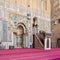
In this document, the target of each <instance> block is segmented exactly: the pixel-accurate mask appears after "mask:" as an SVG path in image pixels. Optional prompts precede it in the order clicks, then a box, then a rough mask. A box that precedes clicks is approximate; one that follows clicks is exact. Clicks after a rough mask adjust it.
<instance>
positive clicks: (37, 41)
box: [35, 33, 45, 49]
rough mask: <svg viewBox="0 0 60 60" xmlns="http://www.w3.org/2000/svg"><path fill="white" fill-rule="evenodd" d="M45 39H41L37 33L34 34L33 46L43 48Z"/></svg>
mask: <svg viewBox="0 0 60 60" xmlns="http://www.w3.org/2000/svg"><path fill="white" fill-rule="evenodd" d="M44 40H45V39H44V38H43V39H41V36H39V33H36V34H35V48H41V49H44V42H45V41H44Z"/></svg>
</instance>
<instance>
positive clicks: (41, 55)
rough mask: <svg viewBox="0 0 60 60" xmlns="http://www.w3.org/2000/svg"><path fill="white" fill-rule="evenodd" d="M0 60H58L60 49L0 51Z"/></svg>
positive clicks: (59, 59)
mask: <svg viewBox="0 0 60 60" xmlns="http://www.w3.org/2000/svg"><path fill="white" fill-rule="evenodd" d="M0 60H60V49H59V48H54V49H51V50H41V49H27V48H26V49H13V50H0Z"/></svg>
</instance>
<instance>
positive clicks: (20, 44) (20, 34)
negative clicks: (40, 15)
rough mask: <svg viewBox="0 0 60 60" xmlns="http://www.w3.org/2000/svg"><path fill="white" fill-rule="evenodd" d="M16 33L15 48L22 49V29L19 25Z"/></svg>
mask: <svg viewBox="0 0 60 60" xmlns="http://www.w3.org/2000/svg"><path fill="white" fill-rule="evenodd" d="M17 30H18V32H17V37H18V39H17V47H19V48H23V47H24V39H23V38H24V28H23V27H22V26H21V25H19V26H18V28H17Z"/></svg>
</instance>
